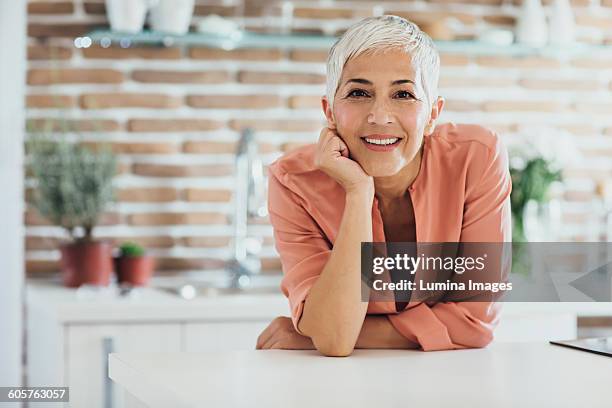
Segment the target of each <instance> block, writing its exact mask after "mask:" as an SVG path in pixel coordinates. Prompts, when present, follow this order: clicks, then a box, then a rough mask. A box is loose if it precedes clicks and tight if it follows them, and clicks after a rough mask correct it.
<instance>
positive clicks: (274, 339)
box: [261, 336, 280, 350]
mask: <svg viewBox="0 0 612 408" xmlns="http://www.w3.org/2000/svg"><path fill="white" fill-rule="evenodd" d="M279 341H280V339H278V338H277V336H272V337H270V338H269V339H267V340H266V341H265V342H264V343H263V345H262V346H261V348H262V350H268V349H271V348H273V347H272V346H273V345H275V344H277V343H278V342H279Z"/></svg>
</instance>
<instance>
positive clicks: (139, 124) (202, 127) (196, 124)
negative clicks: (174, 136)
mask: <svg viewBox="0 0 612 408" xmlns="http://www.w3.org/2000/svg"><path fill="white" fill-rule="evenodd" d="M221 127H223V123H221V122H217V121H214V120H209V119H130V120H129V122H128V130H129V131H130V132H198V131H207V130H215V129H219V128H221Z"/></svg>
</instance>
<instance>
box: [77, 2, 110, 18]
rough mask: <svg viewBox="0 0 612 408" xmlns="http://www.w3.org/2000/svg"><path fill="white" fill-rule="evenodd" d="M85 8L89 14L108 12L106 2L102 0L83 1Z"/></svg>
mask: <svg viewBox="0 0 612 408" xmlns="http://www.w3.org/2000/svg"><path fill="white" fill-rule="evenodd" d="M83 8H84V9H85V12H86V13H87V14H98V15H100V14H102V15H104V14H106V4H104V2H100V1H86V2H84V3H83Z"/></svg>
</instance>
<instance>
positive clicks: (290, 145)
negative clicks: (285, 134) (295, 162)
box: [281, 142, 310, 153]
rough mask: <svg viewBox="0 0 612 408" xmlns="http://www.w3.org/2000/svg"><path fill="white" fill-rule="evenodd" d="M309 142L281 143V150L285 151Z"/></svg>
mask: <svg viewBox="0 0 612 408" xmlns="http://www.w3.org/2000/svg"><path fill="white" fill-rule="evenodd" d="M308 144H310V143H300V142H287V143H283V144H282V145H281V150H282V151H283V152H285V153H287V152H290V151H292V150H295V149H297V148H300V147H303V146H306V145H308Z"/></svg>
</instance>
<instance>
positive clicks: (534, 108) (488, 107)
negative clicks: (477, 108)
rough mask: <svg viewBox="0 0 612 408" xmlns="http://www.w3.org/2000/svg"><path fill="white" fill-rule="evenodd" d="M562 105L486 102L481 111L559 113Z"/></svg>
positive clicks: (551, 103) (547, 102)
mask: <svg viewBox="0 0 612 408" xmlns="http://www.w3.org/2000/svg"><path fill="white" fill-rule="evenodd" d="M563 107H564V106H563V104H562V103H559V102H555V101H546V102H539V101H529V100H527V101H509V100H501V101H486V102H484V103H483V106H482V109H483V110H484V111H485V112H560V111H562V110H563Z"/></svg>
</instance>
